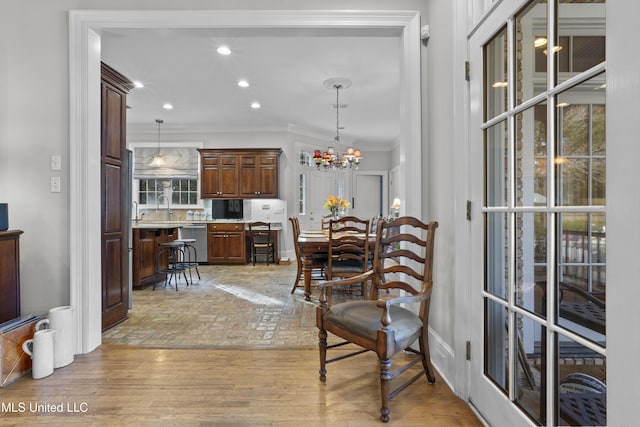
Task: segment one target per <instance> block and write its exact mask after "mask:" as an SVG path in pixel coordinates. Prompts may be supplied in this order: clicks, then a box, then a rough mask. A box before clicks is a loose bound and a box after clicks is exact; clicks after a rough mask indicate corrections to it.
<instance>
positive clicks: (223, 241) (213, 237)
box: [207, 223, 246, 264]
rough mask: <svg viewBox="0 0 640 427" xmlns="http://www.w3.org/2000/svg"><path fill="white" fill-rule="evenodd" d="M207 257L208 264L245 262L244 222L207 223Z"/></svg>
mask: <svg viewBox="0 0 640 427" xmlns="http://www.w3.org/2000/svg"><path fill="white" fill-rule="evenodd" d="M207 258H208V259H207V261H208V262H209V264H244V263H246V248H245V236H244V224H243V223H213V224H209V226H208V236H207Z"/></svg>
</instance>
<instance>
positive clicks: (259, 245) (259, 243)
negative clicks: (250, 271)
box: [249, 221, 276, 265]
mask: <svg viewBox="0 0 640 427" xmlns="http://www.w3.org/2000/svg"><path fill="white" fill-rule="evenodd" d="M249 239H250V243H251V259H252V261H253V265H256V258H257V257H258V256H259V255H264V257H265V262H266V263H267V265H269V261H271V262H272V263H275V262H276V250H275V242H274V239H273V234H272V233H271V224H270V223H268V222H263V221H254V222H250V223H249Z"/></svg>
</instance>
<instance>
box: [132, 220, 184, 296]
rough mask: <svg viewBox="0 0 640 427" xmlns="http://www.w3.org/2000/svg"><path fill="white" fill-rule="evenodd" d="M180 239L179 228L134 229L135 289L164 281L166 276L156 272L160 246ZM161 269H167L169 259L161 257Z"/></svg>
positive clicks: (133, 268) (133, 271) (133, 266)
mask: <svg viewBox="0 0 640 427" xmlns="http://www.w3.org/2000/svg"><path fill="white" fill-rule="evenodd" d="M177 238H178V228H176V227H170V228H146V227H145V228H137V227H134V228H133V239H132V259H133V265H132V275H133V287H134V288H142V287H144V286H148V285H152V284H155V283H156V282H158V281H160V280H163V279H164V278H165V276H164V275H163V274H158V273H157V271H156V262H157V257H158V253H159V252H160V250H161V247H160V244H161V243H167V242H172V241H174V240H176V239H177ZM160 265H161V267H166V265H167V259H166V256H165V257H161V264H160Z"/></svg>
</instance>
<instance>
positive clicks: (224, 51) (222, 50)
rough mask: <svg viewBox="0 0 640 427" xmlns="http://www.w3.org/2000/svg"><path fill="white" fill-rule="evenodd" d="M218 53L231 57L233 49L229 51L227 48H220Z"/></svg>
mask: <svg viewBox="0 0 640 427" xmlns="http://www.w3.org/2000/svg"><path fill="white" fill-rule="evenodd" d="M218 53H219V54H220V55H231V49H229V48H228V47H227V46H220V47H219V48H218Z"/></svg>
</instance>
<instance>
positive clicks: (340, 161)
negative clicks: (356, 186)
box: [313, 77, 362, 169]
mask: <svg viewBox="0 0 640 427" xmlns="http://www.w3.org/2000/svg"><path fill="white" fill-rule="evenodd" d="M323 85H324V87H326V88H327V89H335V91H336V136H335V137H334V138H333V143H334V145H335V146H336V148H334V147H329V148H327V151H325V152H324V153H321V152H320V150H314V152H313V161H314V162H315V163H316V166H317V167H318V169H320V165H322V166H324V168H325V169H338V168H343V169H344V168H346V167H348V166H349V167H353V165H354V164H355V165H356V168H357V166H358V165H359V164H360V161H361V160H362V153H361V152H360V150H357V149H354V148H353V147H349V148H348V149H347V151H346V152H344V153H342V154H339V153H338V152H336V149H338V150H339V147H340V129H344V128H341V127H340V89H347V88H349V87H350V86H351V80H349V79H347V78H343V77H334V78H330V79H327V80H325V81H324V82H323Z"/></svg>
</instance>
